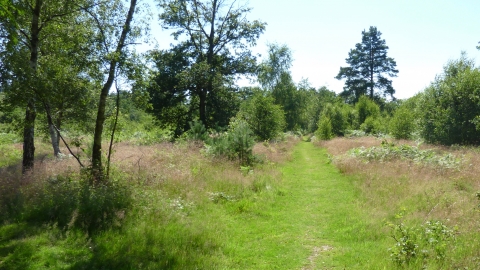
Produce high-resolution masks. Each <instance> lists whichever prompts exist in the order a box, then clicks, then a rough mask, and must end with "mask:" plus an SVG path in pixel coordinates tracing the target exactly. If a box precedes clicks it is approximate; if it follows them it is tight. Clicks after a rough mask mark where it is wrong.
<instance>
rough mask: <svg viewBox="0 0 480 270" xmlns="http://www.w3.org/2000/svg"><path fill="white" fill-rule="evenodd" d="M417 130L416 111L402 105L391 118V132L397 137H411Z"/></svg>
mask: <svg viewBox="0 0 480 270" xmlns="http://www.w3.org/2000/svg"><path fill="white" fill-rule="evenodd" d="M414 130H415V118H414V113H413V111H412V110H411V109H410V108H407V107H400V108H399V109H397V110H396V111H395V113H394V115H393V117H392V119H391V120H390V134H392V136H393V137H394V138H395V139H407V140H408V139H411V137H412V133H413V132H414Z"/></svg>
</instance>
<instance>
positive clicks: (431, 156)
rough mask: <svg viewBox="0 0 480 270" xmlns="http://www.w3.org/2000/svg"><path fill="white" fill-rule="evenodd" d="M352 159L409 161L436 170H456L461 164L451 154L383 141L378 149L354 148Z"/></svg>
mask: <svg viewBox="0 0 480 270" xmlns="http://www.w3.org/2000/svg"><path fill="white" fill-rule="evenodd" d="M350 154H351V155H352V156H354V157H359V158H362V159H364V160H366V161H372V160H376V161H380V162H383V161H389V160H394V159H405V160H411V161H413V162H415V163H419V164H427V165H431V166H435V167H438V168H447V169H458V168H459V167H460V164H461V162H462V160H461V159H459V158H457V157H455V156H454V155H452V154H450V153H449V154H446V155H438V154H436V153H435V151H433V150H431V149H426V150H421V149H419V148H418V147H416V146H410V145H406V144H402V145H398V146H397V145H395V144H394V143H389V142H387V141H383V142H382V145H381V146H380V147H375V146H373V147H370V148H364V147H360V148H354V149H352V150H350Z"/></svg>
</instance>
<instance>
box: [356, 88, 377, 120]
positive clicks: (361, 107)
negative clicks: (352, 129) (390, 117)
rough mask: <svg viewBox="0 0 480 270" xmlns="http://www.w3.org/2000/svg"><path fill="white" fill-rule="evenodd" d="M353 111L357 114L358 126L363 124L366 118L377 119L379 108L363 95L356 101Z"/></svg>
mask: <svg viewBox="0 0 480 270" xmlns="http://www.w3.org/2000/svg"><path fill="white" fill-rule="evenodd" d="M355 109H356V110H357V113H358V124H359V125H361V124H363V123H364V122H365V121H366V120H367V118H368V117H371V118H372V119H377V118H378V117H379V116H380V107H379V106H378V105H377V104H376V103H375V102H374V101H372V100H371V99H370V98H368V97H367V96H365V95H363V96H361V97H360V98H359V99H358V102H357V104H356V105H355Z"/></svg>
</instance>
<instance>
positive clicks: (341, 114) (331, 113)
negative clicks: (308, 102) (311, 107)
mask: <svg viewBox="0 0 480 270" xmlns="http://www.w3.org/2000/svg"><path fill="white" fill-rule="evenodd" d="M346 107H348V105H346ZM344 108H345V107H343V106H342V105H341V104H338V103H336V104H335V105H333V104H331V103H327V104H325V106H324V108H323V111H322V113H321V115H320V119H322V118H328V119H329V120H328V121H330V125H331V128H332V132H333V134H334V135H337V136H343V135H344V132H345V129H346V127H347V124H348V123H347V116H346V110H345V109H344ZM321 122H322V120H320V123H321ZM320 123H319V127H320Z"/></svg>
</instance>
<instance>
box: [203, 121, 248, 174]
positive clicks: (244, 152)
mask: <svg viewBox="0 0 480 270" xmlns="http://www.w3.org/2000/svg"><path fill="white" fill-rule="evenodd" d="M254 145H255V140H254V137H253V132H252V130H251V129H250V127H249V125H248V123H247V122H245V121H244V120H241V119H235V118H234V119H232V121H231V122H230V126H229V128H228V130H227V132H225V133H223V134H221V135H220V136H218V137H214V138H212V139H210V143H209V144H207V153H208V154H210V155H213V156H224V157H227V158H229V159H232V160H239V161H240V163H241V164H242V165H250V164H252V163H253V161H254V156H253V152H252V150H253V146H254Z"/></svg>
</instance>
